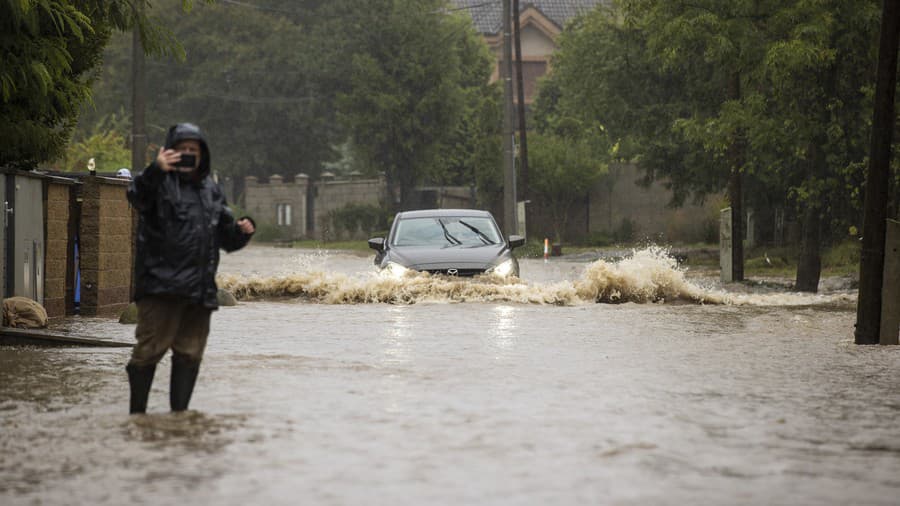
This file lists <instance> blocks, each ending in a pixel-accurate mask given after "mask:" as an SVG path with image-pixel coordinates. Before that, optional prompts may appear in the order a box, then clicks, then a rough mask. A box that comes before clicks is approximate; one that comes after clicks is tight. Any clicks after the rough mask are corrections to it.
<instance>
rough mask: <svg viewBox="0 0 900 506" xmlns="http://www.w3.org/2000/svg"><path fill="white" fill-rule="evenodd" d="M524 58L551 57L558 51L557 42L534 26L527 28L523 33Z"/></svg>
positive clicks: (524, 28) (523, 29)
mask: <svg viewBox="0 0 900 506" xmlns="http://www.w3.org/2000/svg"><path fill="white" fill-rule="evenodd" d="M520 38H521V41H522V57H523V58H526V57H529V56H543V57H546V58H549V57H550V54H552V53H553V52H554V51H556V42H554V41H553V39H551V38H550V37H548V36H547V35H546V34H545V33H543V32H541V31H540V30H537V29H536V28H534V27H532V26H525V27H523V28H522V31H521V37H520Z"/></svg>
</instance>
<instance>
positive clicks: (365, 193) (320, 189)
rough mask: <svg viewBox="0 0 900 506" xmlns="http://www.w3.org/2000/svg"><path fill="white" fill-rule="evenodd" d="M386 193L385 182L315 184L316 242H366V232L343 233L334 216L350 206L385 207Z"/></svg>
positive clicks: (366, 180)
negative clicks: (350, 240)
mask: <svg viewBox="0 0 900 506" xmlns="http://www.w3.org/2000/svg"><path fill="white" fill-rule="evenodd" d="M386 192H387V185H386V184H385V181H384V179H346V180H324V181H317V182H316V183H315V184H314V190H313V194H314V196H315V201H314V206H313V209H314V211H313V216H314V217H315V224H316V226H315V229H314V230H313V235H314V236H315V237H316V238H317V239H331V240H335V239H365V238H366V237H365V235H366V232H367V231H364V230H353V231H347V230H342V229H341V227H339V226H337V224H336V223H335V221H334V213H335V212H336V211H338V210H340V209H342V208H345V207H347V206H349V205H357V206H373V207H377V208H380V207H382V205H383V203H384V201H385V197H386Z"/></svg>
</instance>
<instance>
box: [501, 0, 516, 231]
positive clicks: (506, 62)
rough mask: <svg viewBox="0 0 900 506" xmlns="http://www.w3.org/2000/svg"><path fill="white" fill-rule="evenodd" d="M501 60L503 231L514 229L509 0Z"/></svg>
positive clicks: (507, 2)
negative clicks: (504, 229)
mask: <svg viewBox="0 0 900 506" xmlns="http://www.w3.org/2000/svg"><path fill="white" fill-rule="evenodd" d="M502 16H503V60H502V62H501V65H500V76H501V77H502V79H503V104H504V107H503V226H504V228H506V235H512V234H516V233H517V229H518V218H517V217H516V200H517V198H516V164H515V157H516V154H515V152H514V142H515V132H514V130H513V99H512V97H513V86H512V34H511V33H510V32H511V31H512V22H511V20H510V0H503V12H502Z"/></svg>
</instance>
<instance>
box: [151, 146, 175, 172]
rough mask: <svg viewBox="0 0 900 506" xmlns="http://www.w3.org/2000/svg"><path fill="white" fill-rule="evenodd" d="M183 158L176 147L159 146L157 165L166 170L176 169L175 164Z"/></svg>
mask: <svg viewBox="0 0 900 506" xmlns="http://www.w3.org/2000/svg"><path fill="white" fill-rule="evenodd" d="M179 160H181V153H179V152H178V151H175V150H174V149H166V148H159V153H157V154H156V166H157V167H159V168H160V169H162V170H163V171H165V172H172V171H173V170H175V164H176V163H178V161H179Z"/></svg>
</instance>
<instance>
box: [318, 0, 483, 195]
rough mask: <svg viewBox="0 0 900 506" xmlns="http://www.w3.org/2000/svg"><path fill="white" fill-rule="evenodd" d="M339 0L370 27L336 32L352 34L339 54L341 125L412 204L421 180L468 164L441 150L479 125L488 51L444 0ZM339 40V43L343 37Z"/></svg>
mask: <svg viewBox="0 0 900 506" xmlns="http://www.w3.org/2000/svg"><path fill="white" fill-rule="evenodd" d="M335 4H340V5H339V6H338V7H337V8H339V9H340V8H343V9H345V11H344V12H347V13H350V16H349V17H345V18H343V19H344V22H345V23H349V24H350V25H351V26H354V27H359V26H364V27H366V29H365V31H357V32H355V33H354V32H353V31H351V30H344V31H342V32H338V33H336V32H332V36H333V37H342V38H343V37H346V36H347V34H348V33H350V35H349V37H350V38H351V41H350V42H349V43H347V42H346V41H344V42H343V43H344V44H347V46H345V47H344V48H343V49H342V53H343V55H344V57H343V58H339V59H338V60H337V61H343V62H345V63H346V66H343V67H338V69H337V72H338V73H339V74H340V75H343V76H344V77H345V79H344V80H343V82H342V83H340V84H338V85H337V86H338V89H340V92H339V94H338V100H337V110H338V114H339V118H340V121H341V124H342V125H343V126H344V127H345V128H346V131H347V132H348V133H349V135H350V136H351V137H352V140H353V146H354V147H355V148H356V149H357V151H358V153H359V154H360V159H361V160H363V161H364V163H365V164H366V166H367V167H368V168H369V170H371V171H374V172H380V173H383V174H385V176H386V179H387V183H388V187H389V189H390V191H391V192H392V193H396V194H397V196H398V199H399V202H398V205H399V208H401V209H406V208H408V207H409V205H410V202H411V201H410V197H411V190H412V189H413V187H414V186H415V185H416V184H417V183H419V182H421V181H423V180H424V179H425V178H426V177H430V178H432V179H435V178H436V176H437V174H442V173H444V172H445V171H446V169H447V168H448V166H453V165H457V167H458V166H459V165H465V163H463V164H460V163H456V164H454V163H453V161H448V160H446V159H445V158H443V157H442V156H441V155H442V154H446V153H447V151H446V147H447V145H448V144H451V145H452V144H453V143H454V139H456V141H457V144H459V143H460V141H459V139H460V135H459V134H460V132H463V133H464V134H468V133H470V132H469V131H467V126H475V125H478V122H476V121H470V122H469V124H468V125H466V123H465V122H466V120H467V119H469V120H474V118H475V117H476V116H477V115H478V111H479V108H480V106H481V105H482V104H480V103H479V102H480V101H479V100H477V98H478V97H477V96H475V97H474V98H473V97H472V96H467V93H466V90H467V88H468V89H472V88H473V87H476V88H477V89H480V90H484V89H485V87H484V82H483V81H481V79H482V78H484V75H485V74H486V73H485V71H484V69H486V62H487V61H488V60H487V54H486V53H485V52H484V50H483V47H482V46H479V45H478V43H476V40H477V39H476V37H477V35H476V34H475V32H474V30H473V28H472V24H471V20H470V19H468V18H466V17H464V16H461V15H455V14H448V13H446V12H444V11H443V7H444V6H445V3H444V2H443V1H441V0H426V1H422V0H376V1H371V2H365V3H364V4H361V3H359V2H353V1H352V0H342V1H338V2H335ZM332 41H333V43H331V44H329V46H332V47H339V46H340V45H341V43H342V42H341V41H337V40H334V39H332ZM473 53H474V54H473ZM467 65H468V66H467ZM335 81H337V80H335ZM479 81H480V82H479ZM467 105H468V107H469V110H468V113H469V114H468V115H467V114H466V113H467V110H466V109H467ZM469 130H470V129H469ZM462 145H465V143H463V144H462ZM470 145H471V144H470ZM468 165H470V166H471V162H468ZM457 170H458V169H457Z"/></svg>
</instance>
